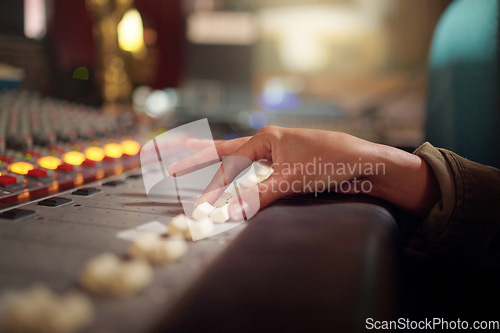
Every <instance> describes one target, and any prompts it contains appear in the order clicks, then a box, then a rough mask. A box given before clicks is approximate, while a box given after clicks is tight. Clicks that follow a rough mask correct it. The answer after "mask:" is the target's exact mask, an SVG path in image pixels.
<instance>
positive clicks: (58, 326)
mask: <svg viewBox="0 0 500 333" xmlns="http://www.w3.org/2000/svg"><path fill="white" fill-rule="evenodd" d="M1 303H2V304H1V306H0V308H2V309H3V310H2V311H1V312H2V313H1V316H0V317H2V318H3V319H2V320H1V322H0V330H1V331H2V332H30V333H39V332H40V333H41V332H51V333H71V332H75V331H78V330H80V329H81V328H82V327H84V326H86V325H88V324H89V323H90V322H91V321H92V320H93V316H94V308H93V305H92V303H91V301H90V299H89V298H88V297H87V296H85V295H84V294H81V293H78V292H71V293H68V294H66V295H63V296H59V295H55V294H53V293H52V291H51V290H49V289H48V288H46V287H45V286H42V285H36V286H34V287H32V288H30V289H28V290H25V291H17V292H10V293H8V294H7V295H6V296H5V297H4V299H3V300H2V302H1Z"/></svg>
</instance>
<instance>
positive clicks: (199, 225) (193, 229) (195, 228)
mask: <svg viewBox="0 0 500 333" xmlns="http://www.w3.org/2000/svg"><path fill="white" fill-rule="evenodd" d="M213 231H214V223H213V222H212V220H211V219H210V218H209V217H205V218H202V219H201V220H198V221H193V222H191V223H190V224H189V229H188V230H187V231H186V233H185V234H184V237H185V238H186V239H188V240H193V241H196V240H198V239H202V238H206V237H209V236H211V235H212V232H213Z"/></svg>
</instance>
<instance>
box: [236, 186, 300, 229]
mask: <svg viewBox="0 0 500 333" xmlns="http://www.w3.org/2000/svg"><path fill="white" fill-rule="evenodd" d="M281 181H285V180H284V179H281V177H273V176H271V177H269V178H268V179H266V180H265V181H263V182H262V183H260V184H257V186H254V187H251V188H249V189H246V190H244V191H242V192H241V193H240V199H239V200H233V201H232V202H231V204H230V205H229V215H230V217H231V220H232V221H243V220H244V219H249V218H251V217H252V216H254V215H255V214H256V213H257V212H258V211H259V210H261V209H263V208H265V207H267V206H269V205H270V204H271V203H273V202H274V201H276V200H278V199H279V198H281V197H284V196H287V195H290V194H292V193H293V191H291V190H290V189H289V187H286V188H288V189H287V190H286V191H281V190H280V186H279V183H280V182H281ZM256 191H258V193H255V192H256ZM243 214H244V215H243Z"/></svg>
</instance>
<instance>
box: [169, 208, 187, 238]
mask: <svg viewBox="0 0 500 333" xmlns="http://www.w3.org/2000/svg"><path fill="white" fill-rule="evenodd" d="M189 222H190V219H189V218H188V217H187V216H186V215H184V214H179V215H177V216H176V217H174V218H173V219H172V220H170V223H169V225H168V231H167V235H169V236H181V237H184V234H185V233H186V230H187V229H189V227H188V223H189Z"/></svg>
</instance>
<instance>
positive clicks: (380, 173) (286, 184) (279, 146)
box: [167, 126, 439, 218]
mask: <svg viewBox="0 0 500 333" xmlns="http://www.w3.org/2000/svg"><path fill="white" fill-rule="evenodd" d="M209 144H215V147H216V149H217V154H218V155H219V157H224V156H226V157H225V158H224V160H223V162H222V165H221V167H220V169H219V170H218V172H217V173H216V174H215V176H214V178H213V179H212V181H211V182H210V184H209V185H208V186H207V188H206V189H205V191H204V192H203V194H202V195H201V197H200V198H199V199H198V203H200V202H203V201H208V202H211V203H213V202H215V200H216V199H217V198H218V196H219V195H220V194H221V193H222V191H224V189H225V187H226V186H227V185H228V184H230V183H231V182H232V181H233V180H234V179H235V178H236V176H237V175H238V174H239V173H241V172H242V171H243V170H245V169H246V168H247V167H248V166H249V165H250V163H251V162H254V161H268V162H269V163H271V164H272V166H273V168H274V173H273V174H272V175H271V176H270V177H269V178H268V179H266V180H265V181H263V182H261V183H259V184H258V185H257V187H256V188H251V189H248V190H246V191H255V190H257V191H258V193H259V195H258V198H259V202H255V200H254V201H253V202H252V201H251V202H243V203H240V204H242V205H243V209H244V210H245V211H247V210H248V208H250V210H251V211H256V210H258V209H259V208H260V209H262V208H264V207H266V206H268V205H269V204H271V203H272V202H273V201H275V200H277V199H279V198H281V197H283V196H287V195H290V194H295V193H318V192H325V191H332V192H343V193H352V194H355V193H363V194H368V195H372V196H376V197H380V198H382V199H385V200H387V201H389V202H392V203H394V204H396V205H398V206H400V207H402V208H404V209H407V210H410V211H411V212H413V213H416V214H426V213H427V212H428V210H430V207H432V206H430V205H431V204H433V203H434V202H435V201H437V198H438V197H439V189H437V185H436V183H435V182H436V181H435V179H434V178H433V174H432V172H431V171H430V170H429V167H428V166H427V164H426V163H425V162H424V161H423V160H422V159H421V158H420V157H418V156H415V155H413V154H409V153H406V152H404V151H401V150H399V149H396V148H393V147H389V146H384V145H379V144H375V143H372V142H369V141H366V140H362V139H359V138H356V137H354V136H351V135H348V134H345V133H340V132H331V131H323V130H312V129H290V128H281V127H275V126H266V127H264V128H262V129H261V130H259V131H258V132H257V133H256V134H255V135H254V136H253V137H243V138H238V139H234V140H229V141H216V142H215V143H213V142H206V141H200V140H198V141H196V140H195V141H192V142H191V143H190V144H189V145H188V147H190V148H192V149H194V150H199V152H198V153H196V154H194V155H193V156H191V157H188V158H186V159H184V160H182V161H180V162H178V163H176V164H174V165H172V166H170V167H168V168H167V171H168V172H169V173H170V174H171V175H174V174H176V175H183V174H186V173H189V172H191V171H193V170H196V169H197V168H199V167H200V165H202V164H203V163H200V161H203V160H204V158H203V157H204V154H205V152H206V151H207V150H206V149H204V148H205V147H206V146H207V145H209ZM436 189H437V194H436ZM252 197H255V196H251V195H245V193H242V194H241V198H252ZM235 201H236V200H235ZM256 206H258V207H256ZM229 209H230V213H231V216H232V218H235V217H236V216H235V215H238V216H237V217H238V218H241V209H240V207H239V206H238V202H233V203H232V205H231V206H230V207H229Z"/></svg>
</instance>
